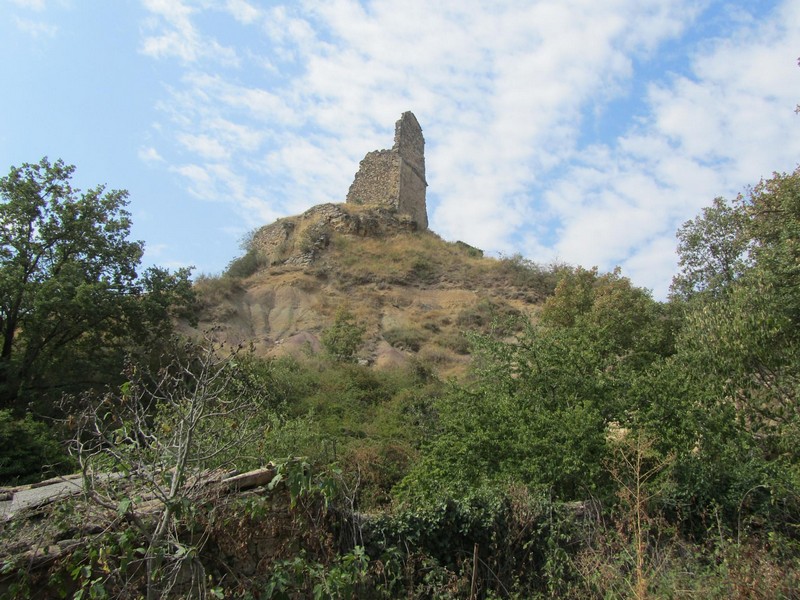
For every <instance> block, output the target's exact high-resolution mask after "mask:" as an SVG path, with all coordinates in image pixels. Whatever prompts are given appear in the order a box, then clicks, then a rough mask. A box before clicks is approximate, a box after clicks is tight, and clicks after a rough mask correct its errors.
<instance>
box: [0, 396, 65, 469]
mask: <svg viewBox="0 0 800 600" xmlns="http://www.w3.org/2000/svg"><path fill="white" fill-rule="evenodd" d="M74 466H75V465H74V463H73V461H72V460H71V459H70V457H69V456H68V455H67V454H66V452H65V451H64V448H63V447H62V446H61V444H60V443H59V442H58V440H57V439H56V438H55V437H54V436H53V433H52V431H51V428H50V427H49V426H48V425H46V424H45V423H42V422H40V421H36V420H34V418H33V417H32V416H31V415H30V414H28V415H25V418H24V419H14V417H13V415H12V414H11V411H9V410H0V483H2V484H4V485H17V484H22V483H32V482H35V481H40V480H42V479H45V478H46V477H48V476H52V475H57V474H59V473H65V472H69V471H70V470H71V469H72V468H74Z"/></svg>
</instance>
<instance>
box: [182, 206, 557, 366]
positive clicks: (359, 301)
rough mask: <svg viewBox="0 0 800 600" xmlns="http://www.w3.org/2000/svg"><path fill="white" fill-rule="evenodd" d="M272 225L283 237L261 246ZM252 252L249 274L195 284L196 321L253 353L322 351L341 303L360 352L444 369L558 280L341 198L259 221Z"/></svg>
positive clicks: (530, 308)
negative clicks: (356, 328) (356, 329)
mask: <svg viewBox="0 0 800 600" xmlns="http://www.w3.org/2000/svg"><path fill="white" fill-rule="evenodd" d="M412 225H413V224H412ZM275 231H279V232H280V239H281V240H282V241H281V243H279V244H275V243H273V244H264V243H263V240H264V237H265V236H264V233H267V234H269V235H273V234H274V232H275ZM248 254H251V256H249V258H247V257H242V258H241V259H237V260H238V261H242V260H243V259H245V258H246V259H247V261H246V262H248V264H249V265H250V266H249V267H248V270H253V271H254V272H253V273H252V274H249V275H247V276H244V277H236V276H233V274H228V275H224V276H222V277H220V278H203V279H201V280H200V281H199V282H198V283H197V289H198V291H199V292H200V295H201V299H202V303H203V310H202V312H201V318H200V323H199V328H200V329H210V328H217V330H218V332H219V334H220V335H222V336H224V338H225V339H226V340H227V341H230V342H236V343H238V342H244V343H252V344H253V345H254V347H255V349H256V352H257V353H258V354H260V355H280V354H283V353H295V354H297V353H302V352H318V351H319V350H320V338H321V335H322V332H323V331H324V330H325V329H326V328H327V327H330V326H331V324H332V323H333V322H334V319H335V316H336V314H337V312H339V311H341V310H346V311H348V312H349V313H351V314H352V315H354V316H355V318H356V320H357V321H358V322H359V323H360V324H361V325H363V326H364V327H365V328H366V333H365V336H364V344H363V346H362V347H361V348H360V350H359V352H358V356H359V358H360V359H361V360H363V361H366V362H368V363H369V364H373V365H375V366H376V367H387V366H395V365H400V364H404V363H407V362H408V361H409V360H410V359H412V358H413V357H416V358H417V359H419V360H421V361H423V362H424V363H425V364H426V365H428V366H430V367H432V368H434V369H435V370H436V371H437V372H439V373H440V374H444V375H446V374H452V373H455V372H458V371H460V370H461V368H462V367H463V365H465V364H466V362H467V360H468V359H467V354H468V346H467V343H466V339H465V337H464V332H465V331H489V330H491V329H495V330H496V331H498V332H499V333H501V334H504V335H505V334H510V333H512V331H511V329H510V328H511V327H512V325H511V324H510V323H509V317H513V316H519V315H525V316H532V315H534V314H535V312H536V308H537V305H538V304H539V303H540V302H541V300H542V299H543V298H544V297H546V295H548V294H549V293H550V292H551V291H552V289H553V286H554V280H555V276H554V273H553V272H552V270H547V269H542V268H539V267H538V266H536V265H534V264H532V263H530V262H527V261H524V260H522V259H520V258H519V257H514V258H505V259H499V260H498V259H493V258H487V257H484V256H483V254H482V252H481V251H480V250H478V249H476V248H473V247H471V246H468V245H466V244H463V243H461V242H455V243H449V242H445V241H443V240H442V239H441V238H439V237H438V236H437V235H436V234H434V233H432V232H430V231H428V230H424V231H415V230H414V227H413V226H410V225H409V223H408V221H406V220H404V219H403V218H402V217H398V216H396V215H394V214H392V213H390V212H387V211H384V210H369V209H365V208H363V207H351V206H348V205H324V206H323V207H315V208H314V209H312V210H310V211H308V212H307V213H305V214H304V215H301V216H299V217H292V218H289V219H282V220H280V221H278V222H277V223H275V224H273V225H270V226H267V227H265V228H263V229H262V230H261V231H260V232H256V234H255V235H254V236H253V241H252V242H251V244H250V248H249V253H248ZM236 263H237V261H233V263H232V265H235V264H236ZM233 271H236V270H235V269H234V270H233Z"/></svg>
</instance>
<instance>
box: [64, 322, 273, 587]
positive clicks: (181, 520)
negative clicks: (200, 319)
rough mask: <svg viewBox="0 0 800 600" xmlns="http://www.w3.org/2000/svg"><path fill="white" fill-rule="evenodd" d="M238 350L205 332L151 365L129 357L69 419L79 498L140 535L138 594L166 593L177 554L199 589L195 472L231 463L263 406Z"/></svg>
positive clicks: (199, 490) (198, 478)
mask: <svg viewBox="0 0 800 600" xmlns="http://www.w3.org/2000/svg"><path fill="white" fill-rule="evenodd" d="M240 350H241V348H233V349H230V350H228V351H227V352H226V349H225V348H224V347H223V346H221V345H217V344H214V343H213V342H211V341H210V339H209V338H206V339H205V340H204V341H203V342H201V343H200V344H195V343H193V342H187V343H185V344H182V345H179V346H176V347H175V348H173V349H172V350H171V351H170V356H171V358H169V359H168V362H167V364H165V365H164V366H162V367H161V368H158V369H157V370H155V371H152V370H151V369H150V367H149V366H148V365H135V364H131V365H129V366H128V368H127V369H126V371H127V373H126V374H127V376H128V378H129V379H128V381H127V382H126V383H125V385H123V386H122V389H121V393H120V394H112V393H106V394H105V395H103V396H102V397H100V398H98V397H96V396H94V395H92V394H88V395H87V397H85V398H84V399H83V400H82V401H81V402H80V404H81V405H82V407H83V408H82V410H81V411H80V412H79V413H78V414H77V415H76V416H75V417H73V418H72V419H71V422H72V423H73V425H74V427H75V432H74V437H73V439H72V441H71V450H72V452H73V454H74V455H75V458H76V459H77V461H78V462H79V464H80V467H81V471H82V473H83V475H84V487H85V489H86V493H87V495H88V497H89V498H90V499H91V500H92V501H94V502H95V503H96V504H98V505H100V506H102V507H104V508H106V509H108V510H109V511H110V514H112V515H114V517H113V518H114V519H116V518H117V517H118V516H122V517H124V518H125V519H126V520H127V521H128V522H129V523H131V524H132V526H133V527H134V528H135V529H136V531H137V532H138V534H139V535H140V536H141V537H142V538H143V539H144V547H143V549H142V554H143V558H144V563H145V571H146V582H147V598H148V599H151V598H162V597H169V591H170V589H171V588H172V587H173V586H174V585H175V583H176V581H177V580H178V579H179V576H180V575H181V574H184V573H183V572H182V570H181V568H182V566H184V565H186V564H187V563H188V564H192V563H193V566H194V567H197V568H195V569H187V570H188V571H189V572H190V573H191V574H192V576H193V578H192V582H191V583H192V590H194V591H197V593H198V594H199V595H200V597H204V595H205V594H204V592H205V586H206V584H207V578H206V577H204V576H203V574H202V573H203V569H202V565H201V564H200V563H199V562H198V561H197V560H196V559H197V555H198V553H199V551H200V549H202V547H203V545H204V543H205V541H206V539H207V535H205V534H203V535H195V536H192V535H191V534H192V533H196V531H194V530H193V527H192V526H191V525H195V527H194V529H197V527H196V525H197V523H192V511H191V510H190V509H191V507H192V506H194V504H195V503H197V502H199V501H200V499H201V498H203V497H206V498H208V495H209V488H208V486H207V485H206V483H207V479H204V478H203V477H202V473H203V472H204V471H207V470H208V469H211V468H230V467H231V466H234V465H235V464H236V463H237V461H238V460H240V459H241V458H242V456H243V454H244V452H245V451H246V450H247V449H248V448H250V446H249V443H250V442H253V441H254V440H255V439H257V438H258V437H259V436H261V435H263V430H262V429H261V428H260V427H254V426H252V421H253V420H254V419H255V418H256V416H257V415H258V414H259V413H260V412H263V410H264V405H265V403H266V402H265V390H264V389H263V387H262V386H261V385H259V383H258V381H256V380H254V378H253V377H252V373H250V372H248V370H247V369H243V368H241V365H240V364H239V360H238V359H239V352H240ZM65 401H66V402H69V401H70V399H66V400H65ZM70 412H72V411H70ZM108 473H113V474H115V475H114V476H111V477H108V476H107V474H108ZM104 474H106V475H104ZM116 476H123V477H124V479H122V480H121V481H122V482H123V484H122V485H119V480H117V479H116ZM142 497H145V498H151V499H152V501H153V502H154V503H155V510H154V511H151V514H152V518H149V519H148V518H145V517H143V516H142V513H141V511H140V512H137V509H140V508H141V507H140V506H137V505H138V504H141V503H142V500H141V498H142ZM187 530H188V531H189V532H190V533H189V535H186V534H185V532H186V531H187ZM181 532H184V535H183V536H181ZM187 538H192V539H191V541H187ZM198 570H199V573H200V574H199V575H198Z"/></svg>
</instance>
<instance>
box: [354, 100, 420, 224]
mask: <svg viewBox="0 0 800 600" xmlns="http://www.w3.org/2000/svg"><path fill="white" fill-rule="evenodd" d="M427 187H428V183H427V182H426V181H425V138H424V137H423V136H422V128H421V127H420V125H419V122H418V121H417V118H416V117H415V116H414V113H412V112H404V113H403V114H402V115H401V117H400V119H399V120H398V121H397V123H396V124H395V133H394V146H393V147H392V149H391V150H375V151H374V152H369V153H368V154H367V155H366V156H365V157H364V160H362V161H361V164H360V165H359V167H358V173H356V176H355V179H354V180H353V184H352V185H351V186H350V190H349V191H348V192H347V203H348V204H359V205H368V206H382V207H386V208H390V209H393V210H396V211H397V212H398V213H402V214H406V215H408V216H410V217H411V219H412V220H413V221H414V222H415V223H416V224H417V227H418V228H419V229H427V228H428V210H427V206H426V203H425V190H426V188H427Z"/></svg>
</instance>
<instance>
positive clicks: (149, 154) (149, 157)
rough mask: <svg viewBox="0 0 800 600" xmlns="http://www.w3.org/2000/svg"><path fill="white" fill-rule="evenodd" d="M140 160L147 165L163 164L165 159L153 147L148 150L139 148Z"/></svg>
mask: <svg viewBox="0 0 800 600" xmlns="http://www.w3.org/2000/svg"><path fill="white" fill-rule="evenodd" d="M138 155H139V160H141V161H142V162H146V163H155V162H163V161H164V158H163V157H162V156H161V154H159V153H158V150H156V149H155V148H153V147H152V146H148V147H146V148H139V153H138Z"/></svg>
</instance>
